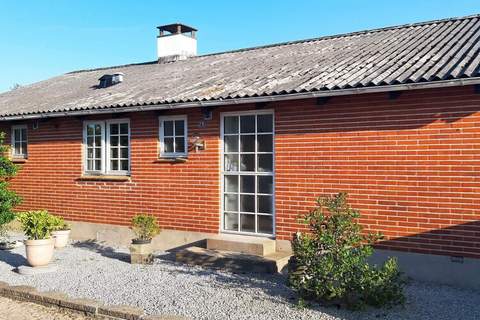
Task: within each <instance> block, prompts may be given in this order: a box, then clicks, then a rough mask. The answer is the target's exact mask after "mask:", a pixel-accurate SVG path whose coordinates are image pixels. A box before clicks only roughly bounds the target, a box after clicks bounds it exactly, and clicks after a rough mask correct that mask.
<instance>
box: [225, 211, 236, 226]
mask: <svg viewBox="0 0 480 320" xmlns="http://www.w3.org/2000/svg"><path fill="white" fill-rule="evenodd" d="M223 222H224V228H225V230H229V231H238V213H229V212H226V213H225V215H224V217H223Z"/></svg>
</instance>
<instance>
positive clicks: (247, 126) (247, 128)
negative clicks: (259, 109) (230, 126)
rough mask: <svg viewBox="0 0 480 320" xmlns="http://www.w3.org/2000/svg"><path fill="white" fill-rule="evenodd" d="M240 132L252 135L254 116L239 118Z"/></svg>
mask: <svg viewBox="0 0 480 320" xmlns="http://www.w3.org/2000/svg"><path fill="white" fill-rule="evenodd" d="M240 132H241V133H254V132H255V116H241V117H240Z"/></svg>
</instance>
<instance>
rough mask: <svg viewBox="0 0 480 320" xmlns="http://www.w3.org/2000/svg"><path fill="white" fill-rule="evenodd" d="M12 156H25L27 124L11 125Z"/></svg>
mask: <svg viewBox="0 0 480 320" xmlns="http://www.w3.org/2000/svg"><path fill="white" fill-rule="evenodd" d="M12 156H13V157H17V158H26V157H27V126H26V125H21V126H13V127H12Z"/></svg>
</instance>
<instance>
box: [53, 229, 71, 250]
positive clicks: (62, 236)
mask: <svg viewBox="0 0 480 320" xmlns="http://www.w3.org/2000/svg"><path fill="white" fill-rule="evenodd" d="M51 234H52V237H53V238H54V239H55V248H56V249H60V248H65V247H66V245H67V244H68V240H69V238H70V230H57V231H52V232H51Z"/></svg>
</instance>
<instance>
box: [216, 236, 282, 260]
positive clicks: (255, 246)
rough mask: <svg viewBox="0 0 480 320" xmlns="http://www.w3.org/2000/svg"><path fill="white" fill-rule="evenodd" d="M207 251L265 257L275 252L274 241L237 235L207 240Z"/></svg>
mask: <svg viewBox="0 0 480 320" xmlns="http://www.w3.org/2000/svg"><path fill="white" fill-rule="evenodd" d="M207 249H211V250H220V251H231V252H238V253H245V254H251V255H256V256H262V257H263V256H267V255H269V254H273V253H275V251H276V245H275V240H272V239H268V238H259V237H248V236H238V235H218V236H213V237H211V238H208V239H207Z"/></svg>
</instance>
